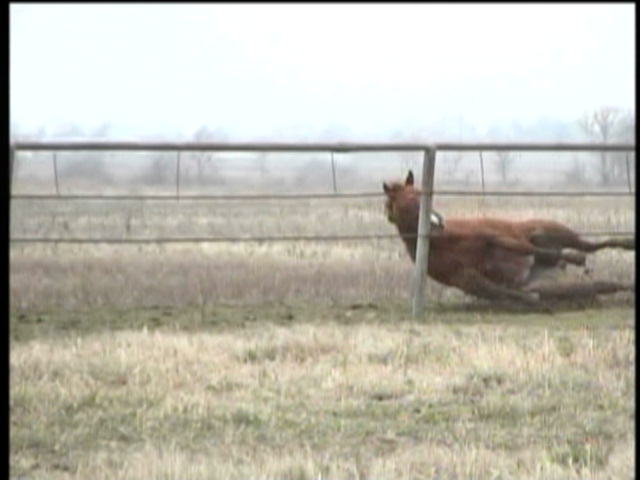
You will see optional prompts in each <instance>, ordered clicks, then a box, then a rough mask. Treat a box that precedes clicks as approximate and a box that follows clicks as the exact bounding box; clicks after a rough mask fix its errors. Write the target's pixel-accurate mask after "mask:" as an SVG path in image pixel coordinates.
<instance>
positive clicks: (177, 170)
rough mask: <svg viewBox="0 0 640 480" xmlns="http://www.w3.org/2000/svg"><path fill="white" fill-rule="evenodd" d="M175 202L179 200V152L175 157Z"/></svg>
mask: <svg viewBox="0 0 640 480" xmlns="http://www.w3.org/2000/svg"><path fill="white" fill-rule="evenodd" d="M176 200H180V150H178V152H177V156H176Z"/></svg>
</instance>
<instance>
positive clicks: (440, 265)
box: [383, 171, 635, 304]
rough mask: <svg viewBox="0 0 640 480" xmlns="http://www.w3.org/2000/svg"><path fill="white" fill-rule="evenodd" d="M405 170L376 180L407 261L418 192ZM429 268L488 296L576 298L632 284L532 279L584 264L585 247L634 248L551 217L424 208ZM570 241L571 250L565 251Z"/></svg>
mask: <svg viewBox="0 0 640 480" xmlns="http://www.w3.org/2000/svg"><path fill="white" fill-rule="evenodd" d="M413 183H414V179H413V173H412V172H411V171H409V174H408V175H407V178H406V180H405V182H404V183H401V182H394V183H391V184H387V183H386V182H385V183H383V190H384V193H385V194H386V197H387V199H386V203H385V210H386V214H387V218H388V220H389V221H390V222H391V223H393V224H395V225H396V227H397V228H398V231H399V233H400V236H401V238H402V240H403V242H404V243H405V245H406V247H407V251H408V252H409V255H410V256H411V259H412V261H414V262H415V260H416V247H417V233H418V214H419V211H420V194H421V192H420V191H419V190H418V189H416V188H415V187H414V185H413ZM431 232H432V234H431V237H430V241H429V263H428V269H427V270H428V274H429V275H430V276H431V277H432V278H434V279H435V280H437V281H438V282H440V283H443V284H445V285H448V286H452V287H457V288H459V289H461V290H462V291H464V292H466V293H468V294H471V295H474V296H478V297H482V298H487V299H515V300H519V301H522V302H526V303H529V304H537V303H538V301H539V300H540V299H543V298H544V299H579V298H585V297H593V296H595V295H598V294H606V293H614V292H617V291H622V290H634V286H633V285H625V284H620V283H615V282H605V281H590V282H586V283H585V282H581V283H571V284H567V285H563V286H561V285H546V286H543V285H537V284H536V282H535V280H536V279H538V278H539V275H540V273H542V272H543V271H547V270H551V269H554V268H563V267H564V266H565V265H566V263H572V264H575V265H580V266H584V265H585V263H586V255H585V254H586V253H591V252H595V251H597V250H600V249H602V248H622V249H625V250H635V238H630V239H629V238H627V239H607V240H604V241H601V242H590V241H588V240H585V239H583V238H581V237H580V235H579V234H578V233H577V232H575V231H573V230H572V229H570V228H569V227H567V226H565V225H562V224H561V223H558V222H555V221H552V220H539V219H533V220H525V221H511V220H505V219H498V218H448V219H446V221H445V219H444V218H443V217H442V215H440V214H439V213H438V212H435V211H433V212H432V215H431ZM565 249H572V250H576V251H565Z"/></svg>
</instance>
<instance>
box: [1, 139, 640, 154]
mask: <svg viewBox="0 0 640 480" xmlns="http://www.w3.org/2000/svg"><path fill="white" fill-rule="evenodd" d="M11 147H12V148H13V149H14V150H16V151H20V150H30V151H82V150H84V151H107V150H109V151H144V152H151V151H193V152H196V151H223V152H406V151H424V150H430V149H433V150H436V151H440V152H447V151H450V152H469V151H489V150H494V151H523V152H524V151H539V152H552V151H556V152H601V151H607V152H627V151H631V150H635V148H636V147H635V144H630V143H620V144H614V143H607V144H602V143H507V142H497V143H447V142H444V143H424V142H381V143H356V142H310V143H282V142H266V143H244V142H233V143H222V142H142V141H86V140H80V141H46V142H31V141H17V142H14V143H13V144H12V146H11Z"/></svg>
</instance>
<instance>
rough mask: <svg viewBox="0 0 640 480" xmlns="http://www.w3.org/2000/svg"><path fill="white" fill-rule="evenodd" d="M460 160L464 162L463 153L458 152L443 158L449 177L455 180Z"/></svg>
mask: <svg viewBox="0 0 640 480" xmlns="http://www.w3.org/2000/svg"><path fill="white" fill-rule="evenodd" d="M460 162H462V154H461V153H460V152H457V153H456V154H455V155H451V156H446V157H445V158H444V159H443V162H442V163H443V164H444V167H445V173H446V176H447V177H448V178H450V179H451V180H454V179H455V177H456V175H457V173H458V168H459V167H460Z"/></svg>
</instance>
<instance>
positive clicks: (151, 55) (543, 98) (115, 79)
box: [10, 4, 635, 139]
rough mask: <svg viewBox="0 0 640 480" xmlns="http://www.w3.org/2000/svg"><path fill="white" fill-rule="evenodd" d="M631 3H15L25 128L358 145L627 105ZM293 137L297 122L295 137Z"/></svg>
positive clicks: (14, 85)
mask: <svg viewBox="0 0 640 480" xmlns="http://www.w3.org/2000/svg"><path fill="white" fill-rule="evenodd" d="M634 9H635V5H634V4H618V5H604V4H603V5H593V4H584V5H576V4H566V5H552V4H548V5H547V4H522V5H520V4H513V5H497V4H496V5H490V4H484V5H462V4H457V5H455V4H449V5H447V4H437V5H433V4H422V5H420V4H404V5H380V4H370V5H366V4H352V5H344V4H324V5H322V4H298V5H290V4H244V5H237V4H233V5H232V4H230V5H221V4H210V5H206V4H205V5H188V4H187V5H184V4H172V5H142V4H140V5H135V4H121V5H108V4H93V5H91V4H85V5H63V4H61V5H46V4H40V5H26V4H16V5H11V7H10V11H11V14H10V15H11V16H10V22H11V24H10V28H11V32H10V42H11V44H10V55H11V57H10V69H11V70H10V97H11V99H10V102H11V103H10V109H11V110H10V115H11V121H12V123H13V124H17V125H18V126H19V127H20V128H21V129H28V130H30V129H35V128H37V127H38V126H44V127H46V128H47V130H49V131H51V130H54V129H55V127H56V126H58V125H62V124H69V123H76V124H78V125H80V126H81V127H83V128H85V129H91V128H94V127H95V126H97V125H99V124H100V123H102V122H105V121H109V122H111V123H112V124H113V125H114V131H115V132H116V133H118V134H120V136H127V137H132V138H135V137H136V136H141V135H146V134H150V133H154V132H173V131H182V132H184V133H187V134H189V133H192V132H193V131H195V130H196V129H197V128H198V127H199V126H200V125H203V124H206V125H208V126H210V127H211V128H216V127H223V128H224V129H225V130H226V131H228V132H229V133H230V134H231V135H232V136H234V137H242V138H251V137H254V136H263V137H264V136H267V135H270V134H274V135H275V133H274V132H282V131H287V130H288V129H293V128H294V127H295V126H300V125H306V126H307V128H308V129H310V131H313V132H316V131H317V132H320V131H322V130H324V129H325V128H326V127H328V126H329V125H331V124H342V125H345V126H346V127H348V128H349V129H351V131H352V132H354V133H355V134H356V135H357V134H360V135H359V138H362V139H364V136H365V135H367V134H368V133H371V132H375V133H376V134H377V135H382V136H384V135H385V132H389V133H391V132H392V131H395V130H399V129H401V128H404V127H406V126H410V125H412V124H420V123H421V124H431V123H434V122H438V121H440V119H442V118H444V117H450V118H451V117H458V116H459V115H462V116H463V117H464V119H465V122H471V123H472V124H473V125H475V126H476V127H477V128H479V129H482V128H485V127H486V126H487V125H488V124H490V123H505V124H507V123H510V122H511V121H512V120H518V121H520V122H523V123H527V122H531V121H534V120H535V119H537V118H539V117H541V116H548V117H557V118H559V119H563V120H571V119H574V118H577V117H578V116H580V115H581V114H582V113H583V112H584V111H586V110H589V109H594V108H597V107H599V106H602V105H615V106H620V107H623V108H629V109H633V108H634V106H635V64H634V62H635V39H634V34H635V12H634ZM298 128H299V127H298Z"/></svg>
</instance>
